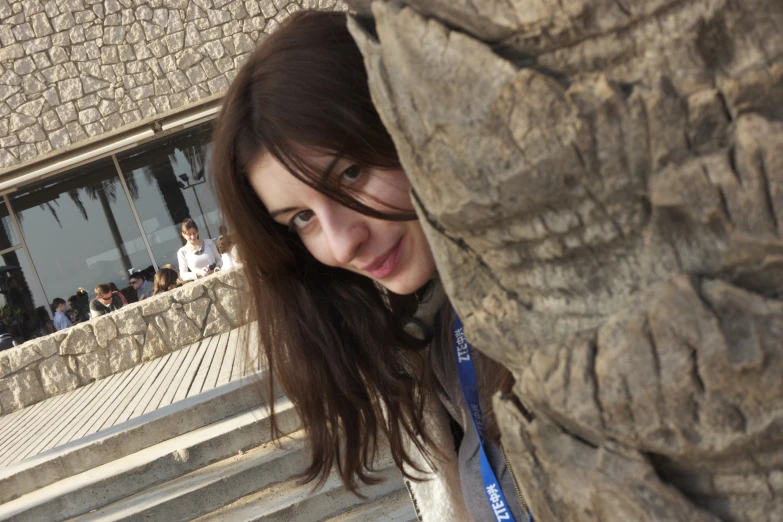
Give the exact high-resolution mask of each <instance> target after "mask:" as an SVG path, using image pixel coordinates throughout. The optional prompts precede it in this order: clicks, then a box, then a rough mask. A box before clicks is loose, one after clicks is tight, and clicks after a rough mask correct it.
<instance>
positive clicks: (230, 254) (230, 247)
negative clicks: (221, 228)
mask: <svg viewBox="0 0 783 522" xmlns="http://www.w3.org/2000/svg"><path fill="white" fill-rule="evenodd" d="M217 249H218V252H219V253H220V259H221V260H222V261H223V266H222V267H221V270H228V269H230V268H234V267H235V266H239V263H237V261H236V259H234V252H236V245H234V242H233V241H232V240H231V236H230V235H228V234H226V235H224V236H223V237H221V238H220V239H218V242H217Z"/></svg>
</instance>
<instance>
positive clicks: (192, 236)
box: [182, 227, 198, 245]
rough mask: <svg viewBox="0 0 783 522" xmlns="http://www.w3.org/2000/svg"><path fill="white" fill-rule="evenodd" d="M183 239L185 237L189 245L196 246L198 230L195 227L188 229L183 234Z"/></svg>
mask: <svg viewBox="0 0 783 522" xmlns="http://www.w3.org/2000/svg"><path fill="white" fill-rule="evenodd" d="M182 237H184V238H185V241H187V242H188V243H189V244H191V245H195V244H196V241H198V230H197V229H195V228H193V227H191V228H188V229H187V230H185V231H184V232H183V233H182Z"/></svg>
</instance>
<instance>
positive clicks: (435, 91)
mask: <svg viewBox="0 0 783 522" xmlns="http://www.w3.org/2000/svg"><path fill="white" fill-rule="evenodd" d="M350 3H352V4H353V3H354V2H350ZM355 4H356V8H357V9H358V10H359V12H360V15H361V17H368V16H372V17H373V18H374V22H375V24H374V26H373V30H372V32H367V31H365V30H364V27H370V24H363V25H360V24H359V23H357V22H355V21H354V22H352V23H351V24H350V27H351V30H352V32H353V33H354V37H355V38H356V40H357V42H358V43H359V45H360V47H361V49H362V52H363V54H364V56H365V61H366V65H367V68H368V71H369V76H370V86H371V90H372V94H373V99H374V102H375V104H376V106H377V107H378V109H379V112H380V113H381V116H382V118H383V120H384V123H385V124H386V126H387V128H388V129H389V130H390V132H391V134H392V136H393V138H394V140H395V143H396V145H397V148H398V151H399V152H400V155H401V160H402V163H403V166H404V168H405V170H406V172H407V173H408V176H409V178H410V179H411V182H412V184H413V189H414V193H415V199H416V201H417V207H418V208H417V210H418V212H419V215H420V217H421V218H422V222H423V223H424V224H425V230H426V233H427V235H428V238H429V240H430V243H431V245H432V247H433V251H434V253H435V257H436V260H437V264H438V268H439V271H440V274H441V277H442V279H443V281H444V284H445V286H446V289H447V292H448V293H449V295H450V297H451V299H452V302H453V304H454V305H455V307H456V308H457V310H458V311H459V313H460V314H461V316H462V317H463V318H464V321H465V326H466V330H467V332H468V333H469V338H470V340H471V342H473V343H474V344H475V345H476V347H477V348H479V349H481V350H482V351H483V352H484V353H486V354H488V355H490V356H491V357H493V358H495V359H497V360H498V361H500V362H502V363H503V364H505V365H506V366H507V367H508V368H509V369H510V370H511V371H512V372H513V373H514V375H515V377H516V379H517V383H516V386H515V389H514V395H515V397H509V398H505V399H496V404H497V409H498V411H499V417H500V424H501V431H502V434H503V437H504V441H505V444H506V448H507V453H508V456H509V459H510V461H511V464H512V467H513V469H514V470H515V472H516V475H517V477H518V478H519V481H520V486H521V488H522V490H523V493H524V494H525V496H526V497H527V498H528V500H529V502H530V504H531V505H532V507H533V512H534V514H535V517H536V520H539V521H543V522H555V521H556V522H577V521H578V522H584V521H588V522H589V521H596V522H598V521H602V522H605V521H618V522H619V521H623V522H624V521H628V520H650V521H652V520H660V521H663V520H666V521H676V522H686V521H688V522H690V521H708V520H709V521H717V520H723V521H740V520H742V521H752V522H756V521H767V520H775V519H777V518H779V514H780V512H781V509H782V508H783V489H781V487H780V486H781V483H782V482H783V481H782V480H781V477H783V430H781V425H783V393H781V392H783V349H782V347H783V302H782V301H781V300H780V299H779V296H780V295H781V292H783V277H781V275H780V274H781V273H783V272H781V259H782V258H781V251H782V250H783V243H781V224H782V223H781V221H783V168H782V167H783V124H781V120H782V119H783V105H781V100H783V33H782V32H781V31H780V27H783V3H781V2H780V1H778V0H748V1H746V2H728V1H727V0H687V1H677V0H653V1H650V0H624V1H622V2H615V1H612V2H608V1H607V2H603V1H599V2H592V1H587V0H573V1H568V2H556V1H554V0H552V1H549V0H541V1H518V2H505V1H501V0H485V1H482V2H468V1H464V0H434V1H427V2H425V1H423V0H409V1H408V2H406V4H407V7H404V6H402V4H399V3H396V2H383V1H374V2H372V10H371V11H370V10H369V8H368V4H369V2H367V1H365V0H362V1H359V2H355ZM361 17H360V18H359V20H361Z"/></svg>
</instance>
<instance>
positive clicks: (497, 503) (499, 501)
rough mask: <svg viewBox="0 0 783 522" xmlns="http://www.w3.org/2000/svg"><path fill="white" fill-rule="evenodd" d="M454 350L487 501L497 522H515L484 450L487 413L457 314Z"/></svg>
mask: <svg viewBox="0 0 783 522" xmlns="http://www.w3.org/2000/svg"><path fill="white" fill-rule="evenodd" d="M454 349H455V350H456V351H457V371H458V372H459V380H460V382H461V383H462V393H463V394H464V395H465V402H466V403H467V404H468V408H469V409H470V416H471V418H472V419H473V426H474V427H475V428H476V432H478V438H479V460H480V462H481V478H482V479H484V491H485V492H486V494H487V500H489V507H491V508H492V512H493V513H494V514H495V520H496V521H501V520H510V521H511V522H514V515H512V514H511V510H510V509H509V508H508V503H507V502H506V497H504V496H503V490H501V489H500V483H499V482H498V479H497V477H495V472H494V471H492V467H491V466H490V465H489V459H487V452H486V451H485V450H484V416H483V415H482V413H481V403H480V402H479V394H478V382H477V381H476V368H475V367H474V366H473V358H472V357H471V356H470V345H469V344H468V340H467V339H465V331H464V328H463V326H462V321H460V318H459V317H458V316H457V315H456V314H455V316H454ZM532 521H533V518H532V516H530V515H528V522H532Z"/></svg>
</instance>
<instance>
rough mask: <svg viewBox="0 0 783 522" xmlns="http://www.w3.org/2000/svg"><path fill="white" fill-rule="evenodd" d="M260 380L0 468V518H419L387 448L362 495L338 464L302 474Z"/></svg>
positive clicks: (300, 454)
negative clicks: (308, 476) (321, 474)
mask: <svg viewBox="0 0 783 522" xmlns="http://www.w3.org/2000/svg"><path fill="white" fill-rule="evenodd" d="M261 375H262V376H261V378H263V374H261ZM257 384H258V383H257V382H256V379H242V380H239V381H234V382H230V383H227V384H224V385H221V386H218V387H217V388H214V389H212V390H209V391H208V392H204V393H201V394H198V395H194V396H192V397H188V398H187V399H184V400H181V401H179V402H176V403H173V404H170V405H168V406H165V407H163V408H160V409H158V410H155V411H152V412H149V413H146V414H144V415H141V416H139V417H136V418H134V419H131V420H128V421H127V422H124V423H121V424H118V425H116V426H113V427H112V428H110V429H107V430H103V431H99V432H97V433H93V434H91V435H88V436H86V437H83V438H81V439H77V440H74V441H72V442H69V443H68V444H65V445H62V446H58V447H55V448H53V449H51V450H49V451H46V452H44V453H41V454H39V455H35V456H33V457H31V458H28V459H25V460H23V461H21V462H17V463H15V464H13V465H10V466H8V467H5V468H0V521H5V520H9V521H11V520H12V521H18V522H26V521H34V522H42V521H45V522H56V521H63V520H71V521H79V522H83V521H119V520H122V521H144V522H154V521H165V522H176V521H189V520H198V521H202V522H206V521H226V522H229V521H232V522H233V521H251V520H252V521H255V520H264V521H281V522H282V521H284V520H285V521H286V522H294V521H303V522H315V521H326V520H328V521H333V522H357V521H361V520H368V521H370V520H372V521H380V522H408V521H413V520H416V516H415V513H414V511H413V508H412V506H411V505H410V501H409V500H408V495H407V491H406V490H405V486H404V484H403V482H402V479H401V477H400V474H399V472H398V471H397V470H396V468H395V467H394V465H393V464H392V463H391V461H390V460H388V458H387V461H386V464H385V466H384V465H382V466H381V468H382V469H381V470H380V471H379V474H380V475H381V476H383V477H384V478H385V479H386V480H384V481H383V482H381V483H380V484H379V485H376V486H372V487H366V488H364V489H363V490H362V494H363V495H364V496H365V498H364V499H363V498H360V497H357V496H355V495H353V494H350V493H348V492H347V491H346V490H345V489H344V488H343V486H342V483H341V482H340V481H339V479H338V478H337V476H336V475H335V473H332V474H331V475H330V477H329V478H328V480H327V481H326V483H325V484H324V486H323V487H322V488H320V489H319V490H317V491H313V490H312V485H307V486H301V485H298V484H297V483H296V480H295V476H296V475H297V474H298V473H299V472H301V471H302V470H303V469H304V467H305V465H306V464H307V462H308V459H309V453H308V450H307V448H306V447H305V438H304V434H303V432H302V431H301V430H300V431H297V429H298V426H299V420H298V417H297V415H296V412H295V410H294V409H293V407H292V406H291V404H290V402H289V401H288V400H287V399H286V398H285V397H284V396H282V395H281V396H278V397H276V398H275V401H276V402H275V404H276V406H275V407H276V412H277V415H278V422H279V424H280V426H281V428H282V429H283V431H284V432H287V433H291V435H290V436H288V437H285V438H283V439H282V440H277V441H274V440H272V439H271V433H270V429H269V418H268V411H267V407H266V405H260V406H259V405H258V402H259V400H258V395H257V393H256V389H257V388H256V386H257Z"/></svg>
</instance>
